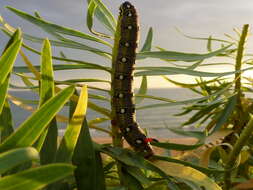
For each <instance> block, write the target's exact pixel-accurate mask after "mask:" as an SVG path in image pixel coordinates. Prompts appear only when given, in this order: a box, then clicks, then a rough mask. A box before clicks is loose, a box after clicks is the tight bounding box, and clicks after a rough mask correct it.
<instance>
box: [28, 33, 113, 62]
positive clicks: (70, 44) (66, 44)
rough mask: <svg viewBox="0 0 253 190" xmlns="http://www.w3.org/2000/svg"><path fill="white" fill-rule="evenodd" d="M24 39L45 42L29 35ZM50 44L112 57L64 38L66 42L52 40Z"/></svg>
mask: <svg viewBox="0 0 253 190" xmlns="http://www.w3.org/2000/svg"><path fill="white" fill-rule="evenodd" d="M24 39H26V40H30V41H32V42H35V43H42V42H43V39H42V38H39V37H35V36H32V35H29V34H24ZM50 43H51V44H52V46H56V47H65V48H71V49H80V50H84V51H90V52H93V53H96V54H98V55H101V56H104V57H108V55H109V56H110V55H111V54H110V53H109V52H106V51H103V50H100V49H98V48H93V47H91V46H88V45H85V44H83V43H80V42H76V41H74V40H70V39H67V38H64V41H56V40H52V39H50Z"/></svg>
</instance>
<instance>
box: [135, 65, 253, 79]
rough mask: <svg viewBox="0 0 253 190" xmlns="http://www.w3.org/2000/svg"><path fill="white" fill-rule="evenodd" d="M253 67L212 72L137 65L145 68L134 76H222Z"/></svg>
mask: <svg viewBox="0 0 253 190" xmlns="http://www.w3.org/2000/svg"><path fill="white" fill-rule="evenodd" d="M252 69H253V67H248V68H245V69H242V70H239V71H230V72H219V73H211V72H203V71H193V70H191V69H185V68H176V67H136V70H144V71H139V72H136V73H135V75H134V76H136V77H138V76H144V75H146V76H156V75H178V74H184V75H190V76H198V77H222V76H226V75H232V74H235V73H239V72H244V71H247V70H252Z"/></svg>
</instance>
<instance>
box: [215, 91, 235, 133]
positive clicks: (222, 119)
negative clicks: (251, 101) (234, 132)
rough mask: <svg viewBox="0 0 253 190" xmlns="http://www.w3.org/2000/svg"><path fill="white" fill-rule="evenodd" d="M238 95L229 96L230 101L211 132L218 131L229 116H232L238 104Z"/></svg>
mask: <svg viewBox="0 0 253 190" xmlns="http://www.w3.org/2000/svg"><path fill="white" fill-rule="evenodd" d="M236 97H237V96H236V95H234V96H232V97H230V98H229V101H228V102H227V104H226V106H225V108H224V110H223V111H222V113H221V114H220V116H219V118H218V120H217V122H216V125H215V126H214V128H213V130H212V132H211V134H213V133H214V132H216V131H218V130H219V129H220V128H221V127H222V126H223V125H224V124H225V123H226V122H227V121H228V119H229V117H230V116H231V114H232V113H233V111H234V109H235V105H236Z"/></svg>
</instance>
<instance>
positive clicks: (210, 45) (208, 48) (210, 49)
mask: <svg viewBox="0 0 253 190" xmlns="http://www.w3.org/2000/svg"><path fill="white" fill-rule="evenodd" d="M206 48H207V51H209V52H211V51H212V36H209V38H208V40H207V46H206Z"/></svg>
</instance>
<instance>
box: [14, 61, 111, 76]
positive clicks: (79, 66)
mask: <svg viewBox="0 0 253 190" xmlns="http://www.w3.org/2000/svg"><path fill="white" fill-rule="evenodd" d="M61 61H75V60H66V59H61ZM76 61H77V60H76ZM34 67H35V68H36V69H37V70H40V66H38V65H35V66H34ZM53 68H54V71H58V70H72V69H98V70H107V71H108V68H106V67H103V66H99V65H93V64H92V63H84V64H59V65H54V66H53ZM13 71H14V72H20V73H30V72H31V71H30V70H29V69H28V68H27V67H26V66H15V67H13Z"/></svg>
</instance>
